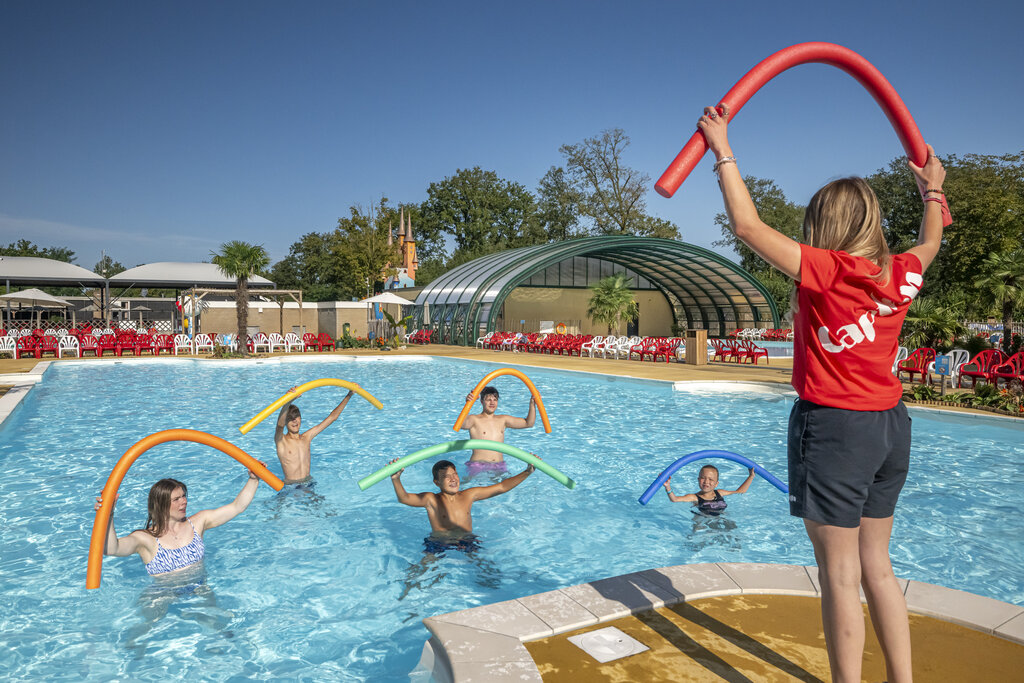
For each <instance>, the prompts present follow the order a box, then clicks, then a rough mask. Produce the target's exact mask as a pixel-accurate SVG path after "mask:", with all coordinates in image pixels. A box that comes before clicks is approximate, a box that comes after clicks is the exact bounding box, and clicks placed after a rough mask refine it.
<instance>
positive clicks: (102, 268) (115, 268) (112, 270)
mask: <svg viewBox="0 0 1024 683" xmlns="http://www.w3.org/2000/svg"><path fill="white" fill-rule="evenodd" d="M125 270H127V269H126V268H125V267H124V266H123V265H121V263H120V262H119V261H115V260H114V259H112V258H111V257H110V256H108V255H107V254H105V253H104V254H103V257H102V258H100V260H99V261H98V262H97V263H96V265H95V266H93V267H92V272H94V273H96V274H97V275H99V276H100V277H103V278H110V277H112V276H114V275H117V274H118V273H123V272H124V271H125Z"/></svg>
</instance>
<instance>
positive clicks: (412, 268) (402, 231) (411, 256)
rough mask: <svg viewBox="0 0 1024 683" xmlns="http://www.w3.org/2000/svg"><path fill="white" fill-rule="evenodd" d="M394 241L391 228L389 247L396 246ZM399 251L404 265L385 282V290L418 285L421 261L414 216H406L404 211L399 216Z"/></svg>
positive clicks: (389, 231)
mask: <svg viewBox="0 0 1024 683" xmlns="http://www.w3.org/2000/svg"><path fill="white" fill-rule="evenodd" d="M393 239H394V238H393V233H392V231H391V227H390V226H389V227H388V245H389V246H390V245H392V244H394V241H393ZM398 251H399V253H400V254H401V255H402V263H401V265H400V266H398V267H397V270H398V272H397V273H396V274H395V275H392V276H391V277H389V278H388V279H387V280H385V282H384V288H385V289H397V288H399V287H413V286H415V285H416V268H417V267H418V266H419V261H418V260H417V259H416V240H414V239H413V237H412V216H406V215H405V210H404V209H402V210H401V211H400V212H399V214H398Z"/></svg>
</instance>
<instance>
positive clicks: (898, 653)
mask: <svg viewBox="0 0 1024 683" xmlns="http://www.w3.org/2000/svg"><path fill="white" fill-rule="evenodd" d="M891 535H892V517H886V518H884V519H871V518H869V517H863V518H861V520H860V566H861V583H862V585H863V586H864V595H865V596H867V599H868V611H869V612H870V614H871V623H872V624H874V627H875V633H876V634H877V635H878V641H879V643H881V645H882V654H883V655H884V656H885V670H886V675H887V676H888V679H889V683H909V682H910V681H911V680H912V679H913V670H912V668H911V657H910V623H909V621H908V619H907V601H906V599H905V598H904V597H903V591H902V590H900V586H899V583H898V582H897V581H896V575H895V574H894V573H893V571H892V562H891V561H890V559H889V538H890V536H891Z"/></svg>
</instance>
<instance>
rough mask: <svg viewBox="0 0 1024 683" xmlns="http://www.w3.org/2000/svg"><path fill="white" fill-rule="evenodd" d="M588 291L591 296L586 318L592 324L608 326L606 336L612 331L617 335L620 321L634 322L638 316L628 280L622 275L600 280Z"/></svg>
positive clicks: (618, 274)
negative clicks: (592, 322)
mask: <svg viewBox="0 0 1024 683" xmlns="http://www.w3.org/2000/svg"><path fill="white" fill-rule="evenodd" d="M590 291H591V292H592V294H591V295H590V300H589V301H588V302H587V317H588V318H590V319H591V320H592V321H594V323H605V324H606V325H608V334H611V333H612V331H613V329H614V331H615V332H616V333H618V330H619V325H620V323H621V322H622V321H624V320H635V319H636V317H637V316H638V315H640V305H639V304H638V303H637V302H636V299H634V298H633V292H632V291H630V289H629V280H628V278H626V276H625V274H623V273H617V274H615V275H609V276H608V277H606V278H602V279H601V280H600V281H598V282H597V284H595V285H593V286H591V288H590Z"/></svg>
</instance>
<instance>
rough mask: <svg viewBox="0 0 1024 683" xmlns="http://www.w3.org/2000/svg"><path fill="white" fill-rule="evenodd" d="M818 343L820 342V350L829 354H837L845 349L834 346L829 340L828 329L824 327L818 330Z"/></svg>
mask: <svg viewBox="0 0 1024 683" xmlns="http://www.w3.org/2000/svg"><path fill="white" fill-rule="evenodd" d="M818 341H819V342H821V348H823V349H825V350H826V351H828V352H829V353H839V352H840V351H842V350H843V349H845V348H846V347H845V346H836V345H835V344H833V343H832V342H831V341H830V340H829V337H828V328H827V327H825V326H824V325H822V326H821V327H819V328H818Z"/></svg>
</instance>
